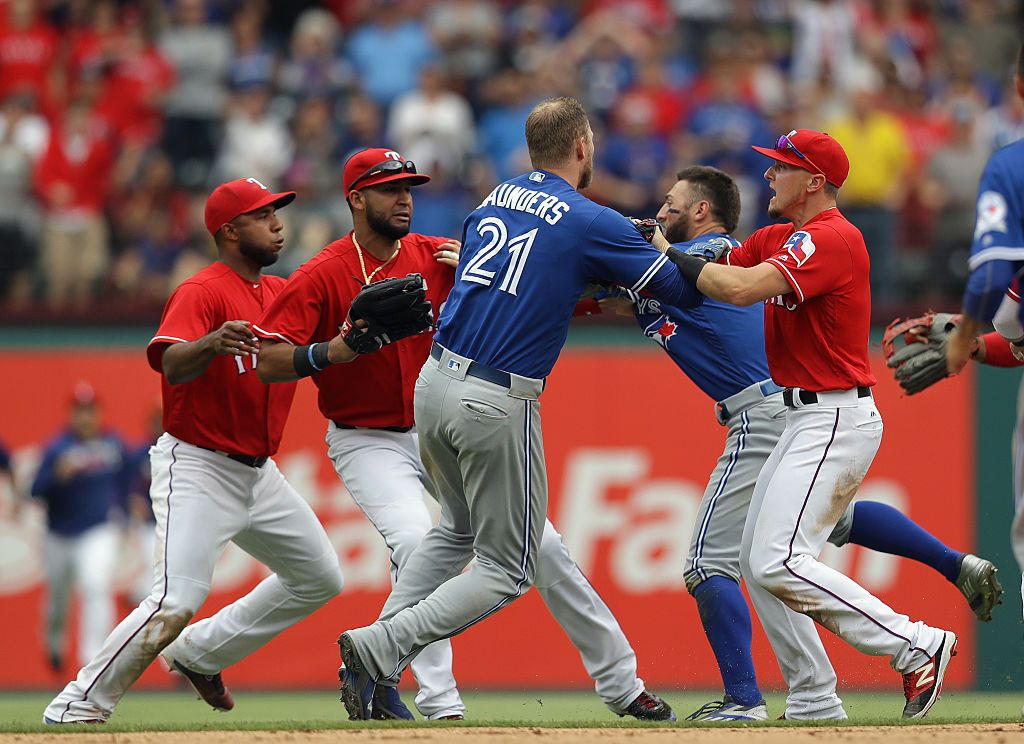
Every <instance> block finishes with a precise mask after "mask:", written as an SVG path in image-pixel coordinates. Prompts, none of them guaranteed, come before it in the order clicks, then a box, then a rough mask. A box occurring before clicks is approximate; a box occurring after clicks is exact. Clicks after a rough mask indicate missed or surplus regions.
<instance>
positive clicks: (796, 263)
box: [765, 225, 853, 302]
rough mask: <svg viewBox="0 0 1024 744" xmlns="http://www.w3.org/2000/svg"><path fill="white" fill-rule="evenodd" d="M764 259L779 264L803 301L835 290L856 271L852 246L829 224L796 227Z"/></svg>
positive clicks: (798, 297)
mask: <svg viewBox="0 0 1024 744" xmlns="http://www.w3.org/2000/svg"><path fill="white" fill-rule="evenodd" d="M765 262H766V263H770V264H772V265H774V266H777V267H778V268H779V270H780V271H781V272H782V275H783V276H784V277H786V281H787V282H788V283H789V286H790V287H792V288H793V293H794V294H795V295H796V296H797V299H798V300H799V301H800V302H806V301H807V300H809V299H811V298H813V297H818V296H820V295H824V294H828V293H829V292H832V291H834V290H836V289H837V288H839V287H841V286H843V285H844V284H846V283H847V282H849V281H850V279H851V277H852V275H853V257H852V256H851V254H850V249H849V246H847V244H846V241H845V240H844V239H843V238H842V236H841V235H839V233H837V232H836V231H835V230H833V229H832V228H830V227H828V226H820V225H808V226H807V227H806V228H805V229H802V230H797V231H796V232H794V233H793V234H792V235H790V236H789V239H788V240H786V242H785V243H783V244H782V246H781V247H780V248H779V249H778V250H776V251H775V252H774V253H772V254H771V255H769V256H768V257H767V258H765Z"/></svg>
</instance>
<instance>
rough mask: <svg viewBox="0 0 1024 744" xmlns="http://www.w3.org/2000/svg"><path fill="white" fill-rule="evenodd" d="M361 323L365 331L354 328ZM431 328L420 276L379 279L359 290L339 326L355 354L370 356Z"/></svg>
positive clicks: (428, 307)
mask: <svg viewBox="0 0 1024 744" xmlns="http://www.w3.org/2000/svg"><path fill="white" fill-rule="evenodd" d="M360 320H361V321H363V322H364V323H365V326H364V327H359V326H358V325H357V323H356V321H360ZM433 327H434V313H433V309H432V308H431V306H430V300H428V299H427V283H426V281H425V280H424V279H423V277H422V276H420V275H419V274H409V275H408V276H403V277H391V278H388V279H381V280H380V281H379V282H374V283H373V284H367V285H366V286H364V287H363V288H362V289H361V290H359V294H357V295H356V297H355V299H354V300H352V306H351V307H350V308H349V311H348V317H347V318H345V322H344V324H343V325H342V326H341V334H342V336H343V337H344V339H345V343H346V344H348V345H349V346H350V347H352V350H353V351H355V352H356V353H357V354H369V353H371V352H374V351H377V350H379V349H381V348H383V347H384V346H387V345H388V344H390V343H393V342H395V341H398V340H399V339H403V338H406V337H407V336H415V335H416V334H417V333H423V332H424V331H429V330H432V329H433Z"/></svg>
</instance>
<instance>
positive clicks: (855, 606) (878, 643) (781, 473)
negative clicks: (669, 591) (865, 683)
mask: <svg viewBox="0 0 1024 744" xmlns="http://www.w3.org/2000/svg"><path fill="white" fill-rule="evenodd" d="M818 398H819V401H820V402H819V403H814V404H810V405H803V404H800V405H799V407H796V408H791V409H790V410H789V412H788V413H787V418H786V429H785V431H784V432H783V434H782V437H781V439H780V440H779V443H778V445H777V446H776V447H775V449H774V450H773V451H772V454H771V455H770V456H769V458H768V460H767V462H766V463H765V465H764V468H763V469H762V470H761V474H760V475H759V476H758V479H757V484H756V485H755V487H754V495H753V497H752V498H751V503H750V512H749V515H748V518H747V522H746V525H745V526H744V530H743V540H742V544H741V548H740V550H741V567H742V570H743V575H744V578H745V579H746V581H747V588H748V591H749V593H750V597H751V600H752V601H753V603H754V606H755V608H756V609H757V612H758V615H760V616H761V617H765V616H766V615H767V616H774V617H778V616H779V615H780V609H781V607H780V606H782V605H785V606H786V607H788V608H790V609H792V610H795V611H796V612H791V613H786V615H787V616H788V618H789V620H790V622H791V623H792V627H793V629H794V632H793V633H791V634H789V637H790V638H792V639H794V642H792V643H790V644H788V647H786V646H785V644H784V645H783V647H779V646H776V647H775V653H776V656H777V658H778V660H779V664H780V666H781V667H782V672H783V675H784V676H785V677H786V682H787V684H788V686H789V688H790V689H791V690H800V691H802V694H803V695H805V696H807V697H808V699H807V700H805V701H800V700H790V701H787V711H788V710H790V708H791V707H792V708H794V709H797V710H798V709H800V708H801V707H806V706H807V705H808V704H812V703H813V698H814V697H815V695H817V696H819V697H820V698H822V699H825V698H827V697H829V696H832V695H834V694H835V692H834V691H835V674H834V672H832V671H831V666H830V665H829V664H828V659H827V657H824V656H823V657H822V658H816V654H817V649H821V647H820V645H817V649H813V651H814V653H809V652H810V651H812V649H810V647H808V646H801V645H799V644H798V643H796V642H795V641H796V640H797V639H799V638H803V637H807V636H806V634H807V633H809V632H813V631H814V628H813V624H812V622H814V621H816V622H817V623H819V624H820V625H821V626H823V627H824V628H826V629H828V630H830V631H832V632H833V633H836V634H837V635H839V636H840V637H841V638H842V639H843V640H845V641H846V642H847V643H849V644H851V645H852V646H854V647H855V648H856V649H858V650H859V651H861V652H863V653H866V654H871V655H873V656H889V657H890V658H891V661H890V663H891V665H892V667H893V669H895V670H896V671H897V672H900V673H906V672H909V671H911V670H913V669H915V668H917V667H918V666H920V665H921V664H923V663H924V662H925V661H926V659H927V657H928V656H930V655H932V654H934V652H935V651H936V650H937V649H938V647H939V644H940V643H941V642H942V638H943V635H942V631H940V630H937V629H936V628H932V627H930V626H928V625H925V624H924V623H922V622H911V621H910V619H909V618H907V616H906V615H900V614H898V613H897V612H895V611H893V610H892V609H891V608H890V607H889V606H888V605H886V604H885V603H884V602H882V601H881V600H879V599H877V598H876V597H874V596H872V595H871V594H870V593H869V592H868V591H867V590H865V589H864V588H863V587H861V586H860V585H859V584H857V583H856V582H855V581H853V580H852V579H850V578H848V577H846V576H844V575H843V574H841V573H839V572H838V571H835V570H834V569H832V568H829V567H828V566H826V565H824V564H823V563H820V562H819V561H818V559H817V557H818V555H819V554H820V553H821V550H822V548H824V546H825V542H826V540H827V538H828V536H829V534H830V533H831V532H832V529H833V527H835V525H836V523H837V521H838V520H839V518H840V516H842V514H843V512H844V511H845V510H846V507H847V506H848V505H849V503H850V501H851V500H852V499H853V497H854V495H855V494H856V492H857V487H858V486H859V485H860V482H861V480H863V478H864V475H865V474H866V473H867V470H868V467H869V466H870V465H871V461H872V460H873V459H874V457H875V453H876V452H877V451H878V446H879V444H880V443H881V440H882V418H881V416H880V415H879V413H878V409H877V408H876V407H875V403H874V399H873V398H872V397H871V396H870V395H869V396H866V397H858V394H857V390H846V391H836V392H828V393H819V394H818ZM797 402H798V403H799V400H798V401H797ZM797 613H799V614H797ZM773 640H775V639H773ZM821 653H822V654H823V653H824V651H823V649H822V650H821ZM822 670H827V671H828V674H824V673H822ZM791 694H792V693H791Z"/></svg>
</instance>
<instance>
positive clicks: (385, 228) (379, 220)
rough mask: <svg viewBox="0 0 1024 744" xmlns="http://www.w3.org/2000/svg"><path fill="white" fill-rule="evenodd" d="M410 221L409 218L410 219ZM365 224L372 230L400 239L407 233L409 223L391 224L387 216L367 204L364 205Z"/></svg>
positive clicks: (387, 236) (393, 238) (386, 236)
mask: <svg viewBox="0 0 1024 744" xmlns="http://www.w3.org/2000/svg"><path fill="white" fill-rule="evenodd" d="M410 222H411V220H410ZM366 224H367V225H369V226H370V229H371V230H373V231H374V232H377V233H380V234H381V235H383V236H384V237H385V238H390V239H391V240H401V239H402V238H404V237H405V236H406V235H408V234H409V228H410V227H411V225H392V224H391V223H390V222H389V221H388V218H387V217H385V216H384V215H383V214H381V213H380V212H377V211H374V210H373V209H372V208H371V207H370V205H369V204H367V205H366Z"/></svg>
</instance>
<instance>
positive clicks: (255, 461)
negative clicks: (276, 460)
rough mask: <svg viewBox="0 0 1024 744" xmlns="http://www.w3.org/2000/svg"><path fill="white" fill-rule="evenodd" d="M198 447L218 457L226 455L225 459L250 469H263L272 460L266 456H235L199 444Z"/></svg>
mask: <svg viewBox="0 0 1024 744" xmlns="http://www.w3.org/2000/svg"><path fill="white" fill-rule="evenodd" d="M196 446H197V447H199V449H204V450H206V451H207V452H213V453H215V454H218V455H224V457H226V458H228V459H229V460H234V461H235V462H240V463H242V464H243V465H248V466H249V467H250V468H262V467H263V466H264V465H266V464H267V460H269V459H270V458H269V457H266V456H264V457H253V456H252V455H233V454H231V453H230V452H221V451H220V450H215V449H210V448H209V447H203V446H201V445H198V444H197V445H196Z"/></svg>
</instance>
